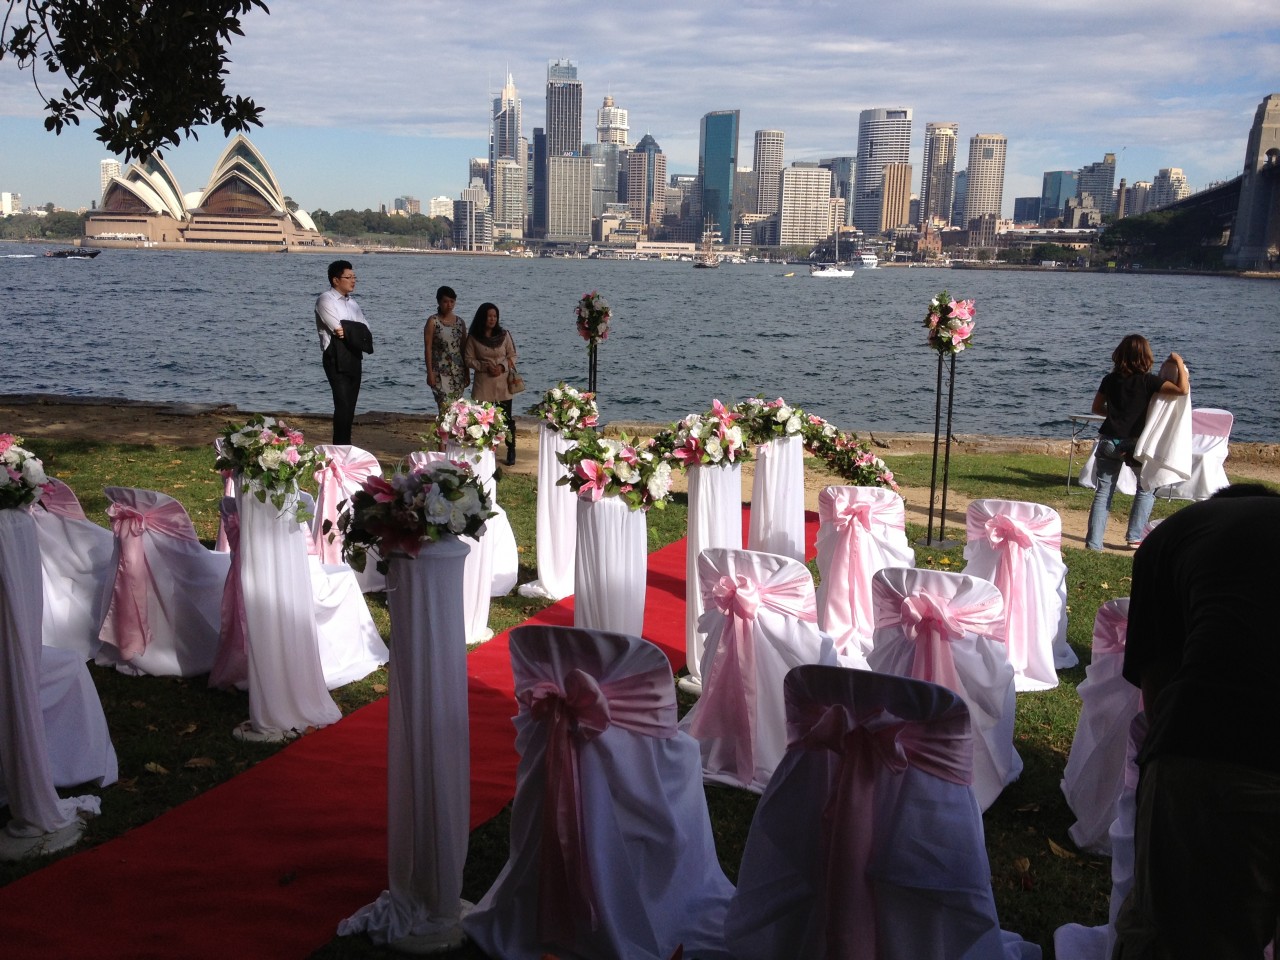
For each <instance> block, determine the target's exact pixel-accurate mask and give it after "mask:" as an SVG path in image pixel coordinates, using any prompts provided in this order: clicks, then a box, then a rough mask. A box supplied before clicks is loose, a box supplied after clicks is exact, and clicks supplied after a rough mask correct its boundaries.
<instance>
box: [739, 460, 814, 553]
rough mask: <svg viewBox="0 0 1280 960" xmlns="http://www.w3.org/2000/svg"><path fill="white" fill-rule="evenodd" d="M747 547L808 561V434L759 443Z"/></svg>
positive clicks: (752, 483)
mask: <svg viewBox="0 0 1280 960" xmlns="http://www.w3.org/2000/svg"><path fill="white" fill-rule="evenodd" d="M747 548H748V549H749V550H758V551H760V552H762V553H776V554H778V555H780V556H783V557H790V558H791V559H792V560H799V561H800V562H801V563H804V438H803V437H802V436H800V435H799V434H794V435H792V436H788V437H775V438H774V439H772V440H770V441H769V442H768V443H762V444H760V446H758V447H756V461H755V476H754V477H753V478H752V480H751V521H750V525H749V527H748V530H747Z"/></svg>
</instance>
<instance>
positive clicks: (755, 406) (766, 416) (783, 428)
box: [733, 397, 805, 443]
mask: <svg viewBox="0 0 1280 960" xmlns="http://www.w3.org/2000/svg"><path fill="white" fill-rule="evenodd" d="M733 412H734V414H736V416H737V418H738V419H737V423H738V426H740V427H741V428H742V432H743V433H744V434H745V435H746V437H747V439H748V440H749V441H750V442H751V443H768V442H769V441H770V440H774V439H776V438H778V437H794V436H796V435H797V434H800V433H803V431H804V417H805V413H804V411H803V410H801V409H800V408H799V407H793V406H791V405H790V404H788V403H787V402H786V401H785V400H783V399H782V398H781V397H778V399H776V400H765V399H764V398H763V397H750V398H748V399H746V400H743V401H742V402H741V403H739V404H738V405H737V406H736V407H734V408H733Z"/></svg>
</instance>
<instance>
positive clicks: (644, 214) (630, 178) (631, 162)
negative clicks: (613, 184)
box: [627, 133, 667, 237]
mask: <svg viewBox="0 0 1280 960" xmlns="http://www.w3.org/2000/svg"><path fill="white" fill-rule="evenodd" d="M627 207H628V209H629V210H630V213H631V219H632V220H634V221H636V222H637V223H642V224H644V225H645V226H646V227H647V228H648V234H649V236H650V237H652V236H653V235H654V234H655V233H656V232H657V229H658V228H659V227H660V226H661V225H662V220H663V217H665V216H666V212H667V157H666V154H664V153H663V152H662V148H661V147H660V146H658V141H657V140H655V139H654V138H653V135H652V134H648V133H646V134H645V135H644V136H643V137H641V138H640V142H639V143H637V144H636V147H635V149H634V150H632V151H631V153H630V154H628V155H627Z"/></svg>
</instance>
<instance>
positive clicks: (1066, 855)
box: [1049, 840, 1077, 860]
mask: <svg viewBox="0 0 1280 960" xmlns="http://www.w3.org/2000/svg"><path fill="white" fill-rule="evenodd" d="M1049 850H1050V851H1051V852H1052V853H1053V855H1054V856H1055V857H1061V858H1062V859H1063V860H1075V859H1077V858H1076V855H1075V854H1074V853H1072V852H1071V851H1070V850H1068V849H1066V848H1065V847H1060V846H1058V845H1057V844H1056V843H1054V842H1053V841H1052V840H1050V841H1049Z"/></svg>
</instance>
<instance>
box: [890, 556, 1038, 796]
mask: <svg viewBox="0 0 1280 960" xmlns="http://www.w3.org/2000/svg"><path fill="white" fill-rule="evenodd" d="M872 593H873V595H874V601H875V611H876V633H875V645H874V647H873V648H872V650H871V653H870V654H869V655H868V656H867V661H868V662H869V663H870V665H871V669H872V670H875V671H876V672H877V673H891V674H895V675H897V676H900V677H911V678H912V679H913V680H925V681H928V682H929V683H936V684H939V685H941V686H944V687H946V688H947V689H948V690H950V691H951V692H952V693H955V694H958V695H959V696H960V698H961V699H962V700H964V703H965V706H966V707H967V708H968V710H969V720H970V724H971V726H972V728H973V792H974V796H976V797H977V800H978V806H979V808H980V809H982V810H986V809H987V808H988V807H990V806H991V804H993V803H994V802H995V800H996V798H997V797H998V796H1000V792H1001V791H1002V790H1003V789H1004V788H1005V786H1007V785H1008V784H1010V783H1012V782H1013V781H1014V780H1016V779H1017V778H1018V775H1019V774H1021V773H1022V758H1021V757H1020V756H1018V751H1017V750H1016V749H1014V746H1013V722H1014V711H1015V708H1016V704H1015V694H1014V688H1013V667H1012V666H1011V665H1010V664H1009V659H1008V657H1007V655H1006V653H1005V646H1004V642H1003V641H1002V640H1001V639H1000V638H999V631H1000V627H1001V623H1002V619H1003V614H1004V600H1003V599H1002V598H1001V596H1000V591H999V590H997V589H996V587H995V585H994V584H992V583H989V582H987V581H986V580H980V579H978V578H976V577H970V576H965V575H964V574H961V573H947V572H945V571H941V570H919V569H914V568H912V569H906V568H897V569H886V570H881V571H880V572H879V573H877V574H876V576H875V579H874V581H873V584H872Z"/></svg>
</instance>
